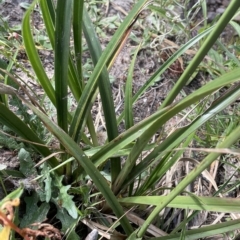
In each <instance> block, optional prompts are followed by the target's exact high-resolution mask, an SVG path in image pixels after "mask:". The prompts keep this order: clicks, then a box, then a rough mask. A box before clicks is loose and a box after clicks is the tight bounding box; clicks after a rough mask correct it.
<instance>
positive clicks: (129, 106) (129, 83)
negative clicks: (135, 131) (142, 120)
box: [124, 44, 141, 129]
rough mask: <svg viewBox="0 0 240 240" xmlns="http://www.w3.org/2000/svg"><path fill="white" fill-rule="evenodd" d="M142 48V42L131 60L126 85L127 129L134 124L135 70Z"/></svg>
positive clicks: (125, 108) (125, 110)
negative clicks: (133, 83) (133, 93)
mask: <svg viewBox="0 0 240 240" xmlns="http://www.w3.org/2000/svg"><path fill="white" fill-rule="evenodd" d="M140 48H141V44H139V46H138V47H137V49H136V50H135V53H134V55H133V59H132V61H131V64H130V67H129V70H128V77H127V81H126V85H125V98H124V113H125V114H124V115H125V129H129V128H130V127H132V126H133V124H134V123H133V111H132V107H133V102H132V81H133V71H134V65H135V62H136V59H137V54H138V52H139V49H140Z"/></svg>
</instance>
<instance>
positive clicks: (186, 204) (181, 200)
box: [118, 195, 240, 213]
mask: <svg viewBox="0 0 240 240" xmlns="http://www.w3.org/2000/svg"><path fill="white" fill-rule="evenodd" d="M166 198H167V197H166V196H139V197H129V198H120V199H119V200H118V201H119V202H120V203H122V204H124V205H128V206H132V205H133V206H136V205H153V206H157V205H159V203H161V202H162V201H165V200H166ZM167 206H168V207H171V208H181V209H182V208H184V209H191V210H201V211H210V212H211V211H212V212H224V213H239V212H240V200H239V199H236V198H219V197H201V196H200V197H199V196H194V195H190V196H177V197H176V198H174V199H173V200H172V201H171V202H169V203H168V205H167Z"/></svg>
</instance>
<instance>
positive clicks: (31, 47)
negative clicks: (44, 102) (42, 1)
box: [22, 0, 56, 105]
mask: <svg viewBox="0 0 240 240" xmlns="http://www.w3.org/2000/svg"><path fill="white" fill-rule="evenodd" d="M37 2H38V1H37V0H35V1H33V2H32V4H31V5H30V7H29V8H28V10H27V11H26V13H25V15H24V18H23V22H22V36H23V41H24V46H25V49H26V53H27V55H28V58H29V61H30V62H31V65H32V68H33V70H34V72H35V74H36V76H37V78H38V81H39V82H40V84H41V86H42V88H43V89H44V91H45V93H46V94H47V96H48V97H49V99H50V100H51V102H52V103H53V104H54V105H56V99H55V94H54V89H53V87H52V85H51V82H50V80H49V79H48V77H47V74H46V72H45V70H44V68H43V66H42V63H41V60H40V57H39V55H38V52H37V49H36V47H35V43H34V40H33V36H32V31H31V26H30V15H31V13H32V11H33V9H34V6H35V5H36V3H37Z"/></svg>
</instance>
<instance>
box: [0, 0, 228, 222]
mask: <svg viewBox="0 0 240 240" xmlns="http://www.w3.org/2000/svg"><path fill="white" fill-rule="evenodd" d="M4 2H5V3H3V4H1V5H0V15H1V16H3V17H6V16H8V18H9V20H8V22H9V25H10V27H13V26H17V25H19V24H20V23H21V20H22V16H23V14H24V11H25V10H24V8H23V7H21V5H20V3H22V2H27V1H26V0H25V1H24V0H12V1H11V0H5V1H4ZM29 2H31V0H29ZM133 2H134V1H133V0H128V1H126V0H114V1H112V3H113V4H110V5H109V6H102V10H103V11H105V12H106V17H107V16H114V15H117V16H118V18H119V19H120V20H121V19H123V18H124V17H125V12H128V11H129V9H130V8H131V5H132V4H133ZM229 2H230V0H229V1H228V0H218V1H211V0H209V1H208V9H209V11H208V19H209V21H211V20H212V19H213V18H214V17H215V16H216V14H221V13H222V12H223V11H224V9H225V7H226V6H227V5H228V4H229ZM193 5H194V1H191V3H190V6H193ZM190 6H189V7H190ZM181 14H182V12H179V15H181ZM193 17H194V18H195V19H196V21H197V22H200V21H201V20H202V14H201V13H196V15H195V16H193ZM33 24H34V26H35V27H36V29H38V30H39V31H41V29H42V21H41V19H40V14H39V13H38V12H37V11H36V12H35V13H34V18H33ZM113 32H114V30H111V29H109V30H108V31H107V33H106V35H107V39H108V38H109V39H110V38H111V36H112V34H113ZM19 33H20V32H19ZM133 33H134V35H135V36H142V34H143V29H141V26H138V27H136V28H134V29H133ZM180 42H181V41H179V39H178V37H177V36H171V37H170V36H169V39H168V42H164V44H165V45H166V46H168V47H169V46H170V45H171V44H172V45H174V44H176V45H177V46H179V44H180ZM106 43H107V40H106V39H102V46H103V48H104V46H105V45H106ZM137 45H138V44H137V42H136V41H134V40H132V39H130V40H129V41H128V42H127V43H126V46H125V47H124V49H123V50H122V52H121V53H120V54H119V56H118V58H117V60H116V63H115V64H114V66H113V67H112V69H111V71H110V74H111V76H112V78H113V80H114V82H113V84H112V88H113V95H114V99H115V105H116V108H117V109H119V110H122V108H123V99H124V96H123V90H122V89H123V88H124V85H125V82H126V79H127V74H128V68H129V64H130V56H131V54H132V52H133V51H134V49H136V46H137ZM171 54H172V53H171V51H169V50H162V45H160V44H158V43H156V42H155V39H154V36H153V38H151V39H150V41H149V43H148V44H146V45H145V46H144V47H143V48H142V50H141V51H140V52H139V54H138V59H137V62H136V65H135V72H134V82H133V92H134V93H135V92H136V91H137V90H138V89H139V88H140V87H141V86H142V85H143V84H144V83H145V81H146V79H148V78H149V77H150V76H151V75H152V73H153V72H154V71H155V70H156V69H157V68H158V67H159V66H160V65H161V64H162V63H163V62H164V61H165V60H166V59H167V58H168V57H169V56H170V55H171ZM192 56H193V54H189V55H186V56H185V57H186V59H191V57H192ZM41 57H42V61H43V64H44V67H45V69H46V70H47V72H48V75H49V76H52V75H53V55H52V53H51V52H50V51H49V50H48V49H45V50H42V51H41ZM18 61H20V62H21V63H22V64H23V65H24V66H25V67H26V68H27V69H29V71H30V73H31V70H30V66H29V63H28V61H27V57H26V55H24V54H23V55H19V57H18ZM184 62H185V59H184ZM184 64H185V63H183V64H182V62H180V61H179V62H176V63H175V64H174V65H173V66H171V68H170V69H169V70H168V71H167V72H166V73H165V74H164V75H163V76H162V78H161V79H159V81H158V82H156V84H154V85H153V86H152V87H151V88H150V89H149V90H148V91H147V92H146V93H145V94H144V95H143V96H142V97H141V98H140V99H139V100H138V102H137V103H136V104H135V105H134V113H135V115H134V116H135V118H134V120H135V122H138V121H140V120H142V119H144V118H146V117H147V116H149V115H150V114H152V113H153V112H155V111H156V109H157V108H158V107H159V106H160V104H161V102H162V101H163V100H164V99H165V97H166V95H167V94H168V91H169V89H170V88H171V87H172V85H173V84H174V83H175V82H176V81H177V79H178V78H179V76H180V75H181V73H182V71H183V70H184V68H185V65H184ZM15 71H16V73H17V74H19V76H20V77H21V78H23V79H24V80H25V81H27V82H28V83H30V84H32V86H34V87H35V88H36V91H37V92H38V94H41V89H39V88H38V86H37V84H36V83H35V79H34V76H33V77H31V76H30V77H29V76H27V75H26V73H24V72H22V70H21V68H19V69H15ZM207 80H208V79H207V77H206V76H205V75H202V74H199V75H197V77H196V78H195V79H194V81H193V82H192V83H191V84H190V85H189V86H186V87H185V88H184V91H185V93H186V94H188V93H189V92H191V91H193V90H195V89H196V88H198V87H199V86H201V85H202V84H204V83H205V81H207ZM99 104H100V103H99ZM96 108H97V107H93V109H94V110H96V111H98V109H96ZM178 121H179V119H173V120H172V122H171V124H170V125H168V126H166V129H165V130H164V132H169V131H171V128H172V127H175V126H176V125H177V123H178ZM102 125H103V122H101V120H99V121H98V122H97V123H96V128H98V127H101V126H102ZM119 130H120V131H121V128H120V129H119ZM0 153H1V156H0V163H1V164H5V165H7V166H8V167H10V168H12V167H16V165H17V157H16V154H15V153H14V151H13V150H11V149H6V148H0ZM13 163H15V165H14V164H13ZM179 169H181V166H180V167H179ZM184 171H185V170H184ZM179 174H180V175H181V174H185V173H179ZM193 187H194V186H193ZM206 218H207V216H202V219H200V220H199V221H200V222H204V221H205V220H206Z"/></svg>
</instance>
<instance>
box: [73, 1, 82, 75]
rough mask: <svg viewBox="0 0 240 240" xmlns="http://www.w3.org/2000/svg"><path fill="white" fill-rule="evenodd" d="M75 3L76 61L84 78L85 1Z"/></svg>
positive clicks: (74, 37)
mask: <svg viewBox="0 0 240 240" xmlns="http://www.w3.org/2000/svg"><path fill="white" fill-rule="evenodd" d="M73 3H74V5H73V39H74V49H75V61H76V67H77V71H78V77H79V78H80V79H82V22H83V20H82V18H83V6H84V1H79V0H74V2H73Z"/></svg>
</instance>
